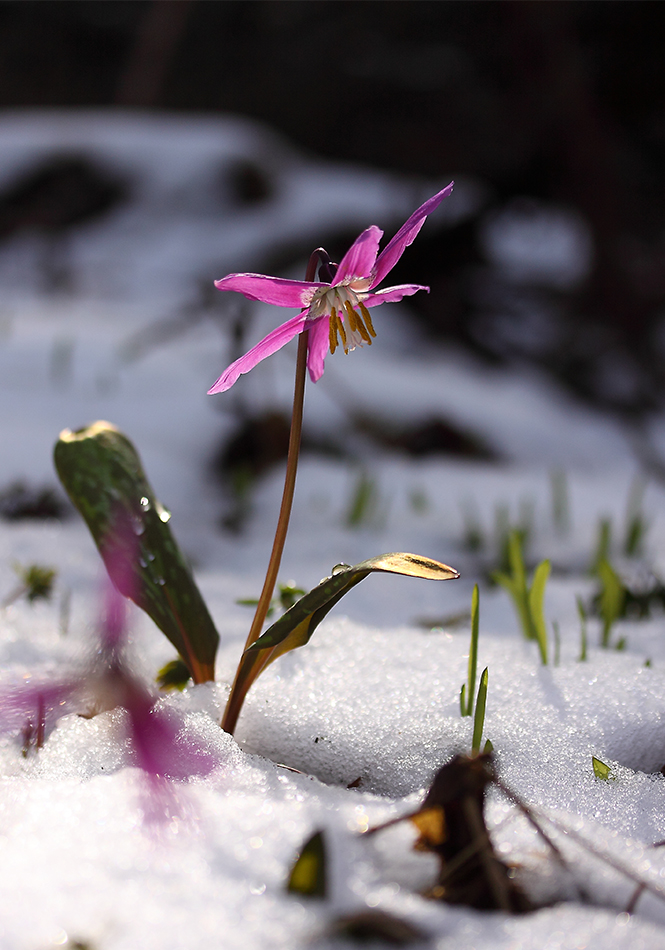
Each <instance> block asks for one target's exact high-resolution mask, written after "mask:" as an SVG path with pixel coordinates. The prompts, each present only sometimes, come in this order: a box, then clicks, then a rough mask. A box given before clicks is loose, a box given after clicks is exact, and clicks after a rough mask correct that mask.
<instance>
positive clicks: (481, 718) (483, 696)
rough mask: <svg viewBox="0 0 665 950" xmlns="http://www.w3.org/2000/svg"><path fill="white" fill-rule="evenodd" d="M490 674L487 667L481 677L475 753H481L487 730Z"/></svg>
mask: <svg viewBox="0 0 665 950" xmlns="http://www.w3.org/2000/svg"><path fill="white" fill-rule="evenodd" d="M488 679H489V672H488V669H487V667H485V669H484V670H483V672H482V673H481V675H480V685H479V686H478V697H477V699H476V711H475V714H474V717H473V739H472V741H471V749H472V751H473V753H474V754H475V753H477V752H480V740H481V739H482V737H483V729H484V728H485V707H486V705H487V681H488Z"/></svg>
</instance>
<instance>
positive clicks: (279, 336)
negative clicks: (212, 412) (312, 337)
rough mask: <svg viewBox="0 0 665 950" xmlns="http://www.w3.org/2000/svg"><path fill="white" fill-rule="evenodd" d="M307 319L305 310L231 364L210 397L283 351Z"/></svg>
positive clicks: (224, 389)
mask: <svg viewBox="0 0 665 950" xmlns="http://www.w3.org/2000/svg"><path fill="white" fill-rule="evenodd" d="M306 318H307V311H306V310H303V311H302V313H299V314H298V316H297V317H291V319H290V320H287V321H286V323H283V324H282V325H281V326H279V327H277V329H276V330H272V331H271V332H270V333H269V334H268V335H267V336H264V338H263V339H262V340H261V341H260V342H259V343H257V344H256V346H253V347H252V348H251V350H248V351H247V353H245V355H244V356H241V357H240V359H238V360H236V361H235V363H231V365H230V366H229V367H228V368H227V369H225V370H224V372H223V373H222V375H221V376H220V377H219V379H218V380H217V382H216V383H215V385H214V386H213V387H212V388H211V389H209V390H208V395H209V396H211V395H213V393H223V392H226V390H227V389H230V388H231V386H233V384H234V383H235V382H236V380H237V379H238V377H239V376H241V375H242V374H243V373H249V371H250V370H251V369H254V367H255V366H256V364H257V363H260V362H261V360H264V359H265V358H266V357H267V356H272V354H273V353H276V352H277V350H281V348H282V347H283V346H286V344H287V343H288V342H289V340H292V339H293V337H294V336H296V335H297V334H298V333H300V332H301V331H302V329H303V327H304V325H305V320H306Z"/></svg>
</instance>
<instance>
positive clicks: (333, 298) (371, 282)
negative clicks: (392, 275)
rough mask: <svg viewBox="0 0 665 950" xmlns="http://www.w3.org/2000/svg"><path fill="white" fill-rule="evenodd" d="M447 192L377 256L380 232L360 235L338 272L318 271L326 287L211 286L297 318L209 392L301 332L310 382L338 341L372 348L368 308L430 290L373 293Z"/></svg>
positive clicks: (260, 279) (261, 278)
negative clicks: (306, 332)
mask: <svg viewBox="0 0 665 950" xmlns="http://www.w3.org/2000/svg"><path fill="white" fill-rule="evenodd" d="M452 190H453V183H452V182H451V183H450V184H449V185H448V186H447V187H446V188H444V189H443V190H442V191H440V192H438V194H436V195H434V196H433V197H432V198H430V199H429V200H428V201H426V202H425V204H423V205H421V206H420V208H418V210H417V211H414V212H413V214H412V215H411V217H410V218H409V219H408V221H406V222H405V224H403V225H402V227H401V228H400V229H399V231H398V232H397V234H396V235H395V237H394V238H393V239H392V241H390V242H389V243H388V244H387V245H386V247H385V248H384V249H383V250H382V251H381V253H380V254H379V253H378V251H379V241H380V239H381V237H382V236H383V231H381V229H380V228H377V227H376V226H375V225H372V226H371V227H369V228H367V230H366V231H363V233H362V234H361V235H360V237H358V238H357V239H356V241H355V242H354V243H353V245H352V246H351V247H350V248H349V250H348V251H347V252H346V254H345V255H344V257H343V258H342V260H341V262H340V264H339V266H338V267H336V265H334V264H330V263H328V262H325V263H323V264H322V265H321V267H320V269H319V270H320V273H319V276H326V277H329V278H330V282H329V283H323V282H320V281H308V280H283V279H282V278H281V277H267V276H266V275H264V274H229V275H228V276H227V277H223V278H222V279H221V280H217V281H215V287H217V289H218V290H235V291H237V292H238V293H241V294H244V296H245V297H247V298H248V299H249V300H261V301H262V302H263V303H270V304H275V306H277V307H298V308H299V309H300V313H299V314H298V315H297V316H296V317H291V319H290V320H287V321H286V322H285V323H283V324H282V325H281V326H279V327H277V329H276V330H273V331H272V332H271V333H269V334H268V336H266V337H264V338H263V339H262V340H261V342H260V343H257V344H256V346H253V347H252V349H251V350H249V351H248V352H247V353H245V355H244V356H241V357H240V359H238V360H236V361H235V363H232V364H231V365H230V366H229V367H228V368H227V369H226V370H225V371H224V372H223V373H222V375H221V376H220V377H219V379H218V380H217V382H216V383H215V385H214V386H213V387H212V389H209V390H208V392H209V393H210V394H212V393H222V392H225V391H226V390H227V389H230V388H231V386H233V384H234V383H235V381H236V380H237V379H238V377H239V376H241V375H242V374H243V373H248V372H249V371H250V370H251V369H254V367H255V366H256V364H257V363H260V362H261V360H264V359H265V358H266V357H267V356H271V355H272V354H273V353H275V352H276V351H277V350H279V349H281V348H282V347H283V346H284V345H285V344H286V343H288V342H289V340H292V339H293V337H294V336H296V335H297V334H298V333H302V332H303V330H309V338H308V353H307V368H308V369H309V375H310V377H311V379H312V382H316V381H317V380H318V379H320V378H321V376H322V375H323V369H324V362H325V358H326V356H327V355H328V350H330V352H331V353H334V352H335V350H336V348H337V346H338V344H339V340H340V339H341V343H342V346H343V347H344V351H345V352H346V353H348V352H349V350H353V349H355V347H356V346H362V344H363V343H368V344H371V342H372V337H374V336H376V333H375V331H374V327H373V325H372V318H371V317H370V314H369V309H368V308H369V307H378V306H379V304H382V303H393V302H395V301H397V300H401V299H402V297H408V296H410V295H411V294H415V293H416V292H417V291H419V290H426V291H428V292H429V287H423V286H422V285H420V284H400V285H399V286H397V287H386V288H384V289H383V290H376V287H377V286H378V285H379V284H380V283H381V281H382V280H383V279H384V277H385V276H386V275H387V274H388V273H389V271H391V270H392V269H393V267H394V266H395V264H396V263H397V261H398V260H399V259H400V257H401V256H402V254H403V253H404V249H405V248H406V247H408V246H409V244H412V243H413V241H414V240H415V238H416V235H417V234H418V232H419V231H420V229H421V228H422V226H423V224H424V223H425V219H426V218H427V215H428V214H430V213H431V212H432V211H434V209H435V208H436V207H438V205H439V204H440V203H441V202H442V201H443V199H444V198H447V197H448V195H449V194H450V193H451V192H452ZM377 255H378V256H377ZM303 308H304V309H303Z"/></svg>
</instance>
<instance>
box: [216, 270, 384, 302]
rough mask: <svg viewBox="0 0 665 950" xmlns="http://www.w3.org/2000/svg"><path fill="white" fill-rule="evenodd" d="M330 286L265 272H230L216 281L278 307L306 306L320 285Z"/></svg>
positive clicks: (251, 298) (225, 288)
mask: <svg viewBox="0 0 665 950" xmlns="http://www.w3.org/2000/svg"><path fill="white" fill-rule="evenodd" d="M368 273H369V272H368ZM328 286H329V285H328V284H319V283H314V282H313V281H307V280H285V279H284V278H282V277H268V276H267V275H265V274H228V276H226V277H222V279H221V280H216V281H215V287H216V288H217V290H235V291H236V292H237V293H239V294H243V295H244V296H245V297H247V298H248V300H260V301H261V302H262V303H270V304H274V306H276V307H306V306H307V305H308V304H309V302H310V300H311V299H312V294H313V293H314V291H315V290H316V289H317V288H318V287H328Z"/></svg>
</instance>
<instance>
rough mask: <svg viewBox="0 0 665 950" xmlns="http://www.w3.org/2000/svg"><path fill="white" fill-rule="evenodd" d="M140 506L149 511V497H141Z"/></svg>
mask: <svg viewBox="0 0 665 950" xmlns="http://www.w3.org/2000/svg"><path fill="white" fill-rule="evenodd" d="M141 508H143V510H144V511H150V499H149V498H146V496H145V495H143V496H142V497H141Z"/></svg>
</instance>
